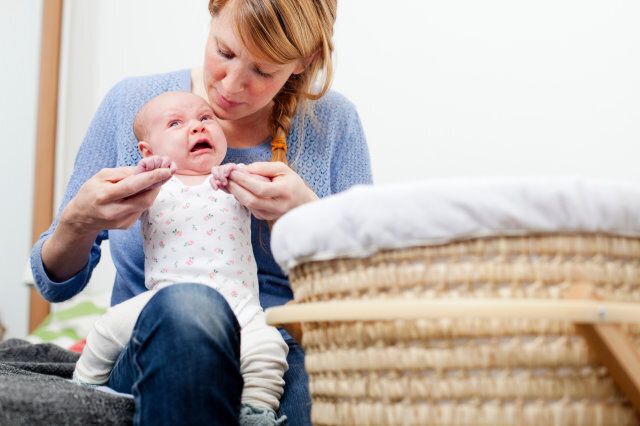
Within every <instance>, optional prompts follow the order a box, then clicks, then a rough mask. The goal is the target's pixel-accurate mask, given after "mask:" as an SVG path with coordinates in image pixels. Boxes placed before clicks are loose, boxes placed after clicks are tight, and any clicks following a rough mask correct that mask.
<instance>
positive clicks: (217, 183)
mask: <svg viewBox="0 0 640 426" xmlns="http://www.w3.org/2000/svg"><path fill="white" fill-rule="evenodd" d="M234 170H238V165H237V164H234V163H227V164H222V165H220V166H215V167H213V168H212V169H211V180H210V181H209V183H211V187H212V188H213V189H215V190H216V191H217V190H218V189H221V190H223V191H225V192H227V191H226V187H227V184H228V183H229V175H230V174H231V172H232V171H234Z"/></svg>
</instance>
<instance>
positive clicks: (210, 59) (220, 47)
mask: <svg viewBox="0 0 640 426" xmlns="http://www.w3.org/2000/svg"><path fill="white" fill-rule="evenodd" d="M229 9H230V8H229V7H227V8H225V9H223V10H222V11H221V12H220V13H219V14H218V15H217V16H215V17H214V18H213V19H212V21H211V30H210V32H209V39H208V40H207V46H206V50H205V58H204V84H205V89H206V91H207V94H208V95H209V101H210V103H211V106H212V107H213V110H214V112H215V113H216V115H217V116H218V117H219V118H220V119H222V120H238V119H243V118H247V117H250V116H252V115H254V114H256V113H260V112H264V109H265V108H268V109H269V110H270V109H271V107H272V103H271V101H272V100H273V98H274V96H275V95H276V94H277V93H278V91H279V90H280V89H281V88H282V86H283V85H284V83H285V82H286V81H287V80H288V79H289V77H290V76H291V74H292V73H300V72H302V71H303V70H304V67H303V66H302V61H295V62H292V63H288V64H284V65H280V64H274V63H270V62H268V61H264V60H261V59H260V58H256V57H255V56H253V55H252V54H251V53H249V51H248V50H247V48H246V47H245V46H244V45H243V44H242V42H241V41H240V40H239V38H238V37H237V36H236V34H235V32H234V30H233V28H234V24H235V23H234V22H232V18H231V17H230V16H229V13H225V11H228V10H229Z"/></svg>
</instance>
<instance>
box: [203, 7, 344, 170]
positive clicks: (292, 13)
mask: <svg viewBox="0 0 640 426" xmlns="http://www.w3.org/2000/svg"><path fill="white" fill-rule="evenodd" d="M225 6H229V7H231V8H232V13H233V16H234V18H235V19H234V21H235V23H236V31H237V34H238V36H239V38H240V40H241V41H242V43H243V44H244V45H245V46H247V48H248V49H249V50H250V51H251V52H252V53H254V54H256V56H260V57H264V58H265V59H267V60H269V61H271V62H273V63H277V64H288V63H291V62H294V61H298V60H300V61H303V63H304V65H305V69H304V71H302V72H301V73H300V74H292V75H291V77H289V80H287V82H286V83H285V84H284V86H283V87H282V89H281V90H280V92H278V94H277V95H276V96H275V98H274V99H273V101H274V106H273V111H272V113H271V117H270V119H269V126H270V130H271V136H272V142H271V161H282V162H283V163H287V135H288V134H289V131H290V130H291V125H292V121H293V117H294V116H295V114H296V111H297V109H298V106H299V105H300V104H301V103H302V102H303V101H305V100H316V99H319V98H321V97H322V96H323V95H324V94H325V93H326V92H327V90H329V86H330V85H331V80H332V78H333V60H332V56H331V55H332V53H333V41H332V38H333V24H334V22H335V19H336V0H209V12H210V13H211V16H216V15H218V14H219V13H220V11H221V10H222V9H223V8H224V7H225ZM318 76H322V78H323V80H324V81H323V82H322V86H321V87H320V89H319V90H314V86H315V84H314V83H315V82H316V78H317V77H318ZM303 122H304V120H303ZM302 133H303V132H301V134H300V138H302V136H303V135H302ZM300 143H302V141H301V140H300Z"/></svg>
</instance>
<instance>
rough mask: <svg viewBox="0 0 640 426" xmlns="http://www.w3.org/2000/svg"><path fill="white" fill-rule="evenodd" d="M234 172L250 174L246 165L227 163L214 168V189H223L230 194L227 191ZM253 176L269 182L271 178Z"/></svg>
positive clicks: (212, 181)
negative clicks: (230, 177) (245, 167)
mask: <svg viewBox="0 0 640 426" xmlns="http://www.w3.org/2000/svg"><path fill="white" fill-rule="evenodd" d="M233 171H238V172H240V173H249V172H247V171H246V170H245V169H244V164H242V163H240V164H234V163H226V164H222V165H220V166H215V167H214V168H212V169H211V180H210V182H211V186H212V187H213V189H215V190H218V189H221V190H223V191H224V192H226V193H228V192H229V191H227V185H228V184H229V176H230V175H231V172H233ZM251 176H253V177H255V178H256V179H260V180H264V181H269V178H266V177H264V176H262V175H256V174H252V175H251Z"/></svg>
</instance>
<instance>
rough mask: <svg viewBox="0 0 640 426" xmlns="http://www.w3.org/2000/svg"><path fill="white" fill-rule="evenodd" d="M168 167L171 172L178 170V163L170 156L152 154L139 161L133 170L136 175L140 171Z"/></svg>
mask: <svg viewBox="0 0 640 426" xmlns="http://www.w3.org/2000/svg"><path fill="white" fill-rule="evenodd" d="M162 168H167V169H169V170H171V174H174V173H175V172H176V163H174V162H173V161H171V160H170V159H169V157H161V156H159V155H152V156H150V157H145V158H143V159H142V160H140V161H139V162H138V164H137V165H136V168H135V170H134V172H133V174H134V175H137V174H138V173H144V172H150V171H151V170H155V169H162Z"/></svg>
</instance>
